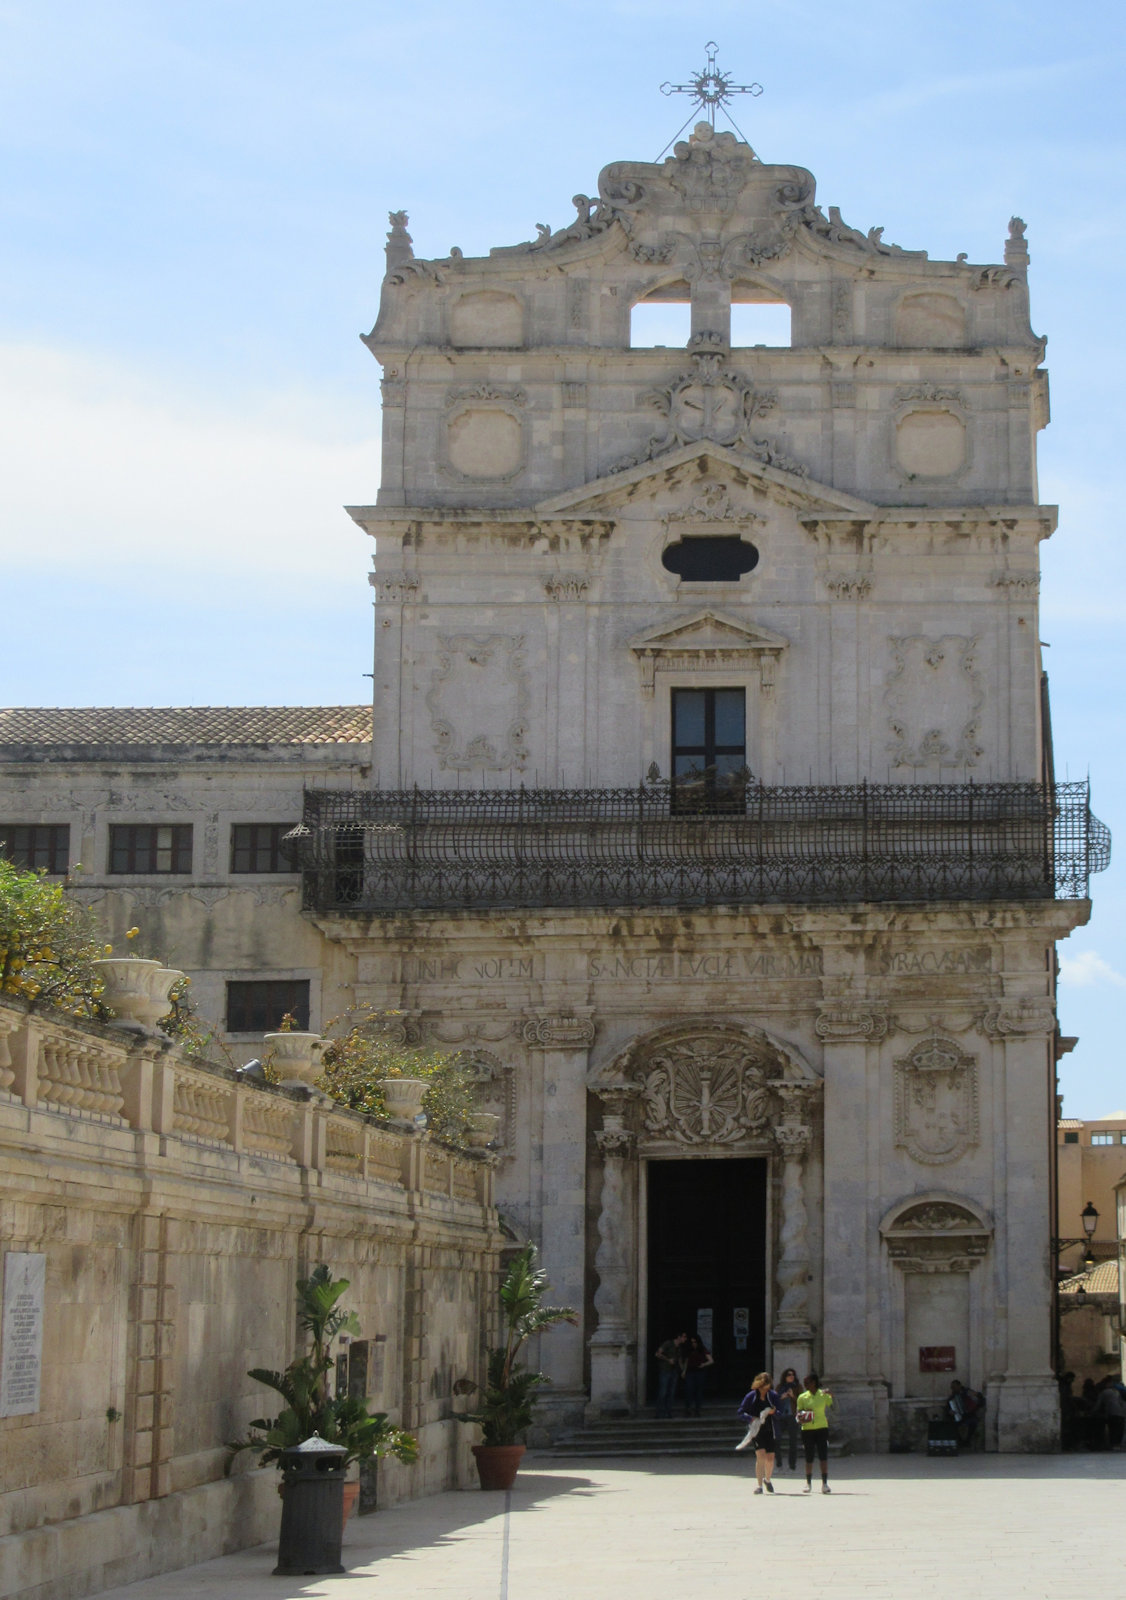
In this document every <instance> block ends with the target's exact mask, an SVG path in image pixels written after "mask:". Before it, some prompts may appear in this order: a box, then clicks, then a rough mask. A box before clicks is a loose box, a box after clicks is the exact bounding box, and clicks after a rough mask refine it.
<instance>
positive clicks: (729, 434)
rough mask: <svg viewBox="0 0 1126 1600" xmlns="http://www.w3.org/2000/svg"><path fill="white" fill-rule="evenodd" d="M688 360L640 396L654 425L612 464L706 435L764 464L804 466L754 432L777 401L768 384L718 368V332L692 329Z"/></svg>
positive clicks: (630, 463)
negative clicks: (640, 442) (634, 450)
mask: <svg viewBox="0 0 1126 1600" xmlns="http://www.w3.org/2000/svg"><path fill="white" fill-rule="evenodd" d="M689 355H690V365H689V367H688V368H687V369H686V370H682V371H681V372H679V373H677V375H676V376H675V377H673V378H671V379H670V380H669V382H668V383H666V384H663V385H662V386H661V387H660V388H658V389H650V390H649V391H648V392H647V393H645V394H643V395H642V396H641V397H640V399H641V403H642V404H643V405H647V406H650V407H652V409H653V410H654V411H656V413H657V416H658V419H659V420H658V423H657V427H656V429H655V431H654V432H653V434H652V435H651V437H650V438H649V440H648V442H647V443H646V444H645V446H644V448H643V449H641V450H640V451H638V452H637V454H636V455H632V456H627V457H626V458H625V460H623V461H619V462H618V463H617V464H616V466H615V468H614V470H615V471H617V472H622V471H624V470H625V469H626V468H628V467H636V466H640V465H641V463H642V462H643V461H652V460H654V459H655V458H656V457H658V456H662V455H664V454H665V453H666V452H667V451H669V450H676V449H677V448H679V447H680V446H681V445H686V444H698V443H700V441H701V440H704V439H709V440H711V441H712V442H713V443H715V444H720V445H725V446H727V448H728V449H732V450H738V451H740V452H741V453H742V454H744V455H748V456H751V457H752V458H753V459H754V460H756V461H760V462H762V463H763V464H764V465H765V466H772V467H778V468H779V469H780V470H781V471H783V472H791V473H794V474H795V475H797V476H799V477H800V476H803V475H804V473H805V468H804V467H802V466H800V465H799V464H798V463H797V462H796V461H791V460H790V459H789V457H787V456H784V455H782V454H781V453H780V452H779V451H778V450H776V449H775V448H774V446H773V445H772V444H771V443H770V441H769V440H768V439H762V438H756V437H755V433H756V431H757V430H756V427H755V424H756V423H757V421H758V420H759V419H760V418H761V417H764V416H766V415H767V413H768V412H770V411H772V410H773V409H774V407H775V405H776V404H777V402H778V396H777V394H776V393H775V391H774V390H773V389H761V390H760V389H756V388H755V387H754V385H753V384H751V383H748V382H747V381H746V379H744V378H740V377H739V376H738V375H737V374H735V373H730V372H727V371H725V370H724V366H725V363H726V360H727V349H726V346H725V345H724V344H723V341H722V340H720V339H719V338H718V335H707V334H700V335H697V337H696V340H695V341H694V347H693V348H692V349H690V351H689Z"/></svg>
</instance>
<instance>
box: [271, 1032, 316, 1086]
mask: <svg viewBox="0 0 1126 1600" xmlns="http://www.w3.org/2000/svg"><path fill="white" fill-rule="evenodd" d="M262 1043H263V1045H264V1046H265V1048H266V1050H267V1051H268V1052H269V1054H270V1057H271V1065H272V1066H273V1067H274V1068H275V1069H276V1071H277V1074H278V1077H279V1079H280V1080H281V1083H282V1086H283V1087H285V1088H292V1087H293V1086H294V1085H295V1084H304V1085H306V1087H308V1086H310V1085H311V1084H312V1082H313V1079H314V1078H318V1077H320V1073H321V1063H320V1051H321V1045H322V1043H323V1041H322V1039H321V1036H320V1034H319V1033H266V1034H263V1036H262Z"/></svg>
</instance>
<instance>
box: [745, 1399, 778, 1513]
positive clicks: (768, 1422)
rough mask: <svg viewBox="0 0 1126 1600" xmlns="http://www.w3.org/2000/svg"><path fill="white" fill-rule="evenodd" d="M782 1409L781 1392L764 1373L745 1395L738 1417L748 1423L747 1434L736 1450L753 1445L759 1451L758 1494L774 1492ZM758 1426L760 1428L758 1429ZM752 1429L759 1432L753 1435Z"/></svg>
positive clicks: (756, 1489)
mask: <svg viewBox="0 0 1126 1600" xmlns="http://www.w3.org/2000/svg"><path fill="white" fill-rule="evenodd" d="M777 1410H778V1393H777V1390H775V1389H772V1388H771V1377H770V1374H769V1372H760V1373H759V1375H758V1377H757V1378H756V1379H755V1381H754V1383H753V1384H752V1385H751V1388H750V1391H749V1392H748V1393H747V1394H745V1395H744V1396H743V1400H742V1403H741V1404H740V1406H739V1411H738V1415H739V1416H740V1417H742V1419H743V1421H744V1422H745V1423H746V1424H747V1435H746V1437H745V1438H744V1439H743V1441H742V1443H741V1444H737V1445H736V1446H735V1448H736V1450H745V1449H746V1448H747V1447H748V1445H753V1446H754V1450H755V1486H756V1487H755V1493H756V1494H762V1492H763V1490H764V1489H765V1490H766V1493H767V1494H773V1493H774V1485H773V1484H772V1483H771V1481H770V1480H771V1478H772V1477H773V1476H774V1448H775V1441H774V1417H775V1414H776V1412H777ZM756 1424H757V1428H756ZM752 1429H755V1431H754V1433H753V1434H752V1431H751V1430H752Z"/></svg>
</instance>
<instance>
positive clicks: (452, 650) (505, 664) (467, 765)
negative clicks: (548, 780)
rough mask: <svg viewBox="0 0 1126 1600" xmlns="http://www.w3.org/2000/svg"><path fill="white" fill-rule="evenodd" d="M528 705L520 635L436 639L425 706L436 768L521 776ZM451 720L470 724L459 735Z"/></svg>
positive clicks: (492, 634)
mask: <svg viewBox="0 0 1126 1600" xmlns="http://www.w3.org/2000/svg"><path fill="white" fill-rule="evenodd" d="M470 669H472V670H470ZM530 704H531V700H530V691H529V687H528V674H527V672H526V670H525V665H524V635H523V634H514V635H513V634H504V633H491V634H488V635H486V636H485V637H478V636H477V635H475V634H468V633H458V634H451V635H445V634H444V635H442V636H441V637H440V638H439V640H438V661H437V664H436V666H435V667H434V670H433V671H432V673H431V675H430V687H429V689H428V690H427V694H426V705H427V708H428V710H429V712H430V718H431V721H430V726H431V728H432V729H433V731H434V736H435V751H436V753H437V756H438V765H439V766H440V767H442V768H443V769H446V770H455V771H459V772H469V771H473V770H476V769H481V770H484V771H486V772H503V771H506V770H507V769H508V768H510V767H515V769H516V770H517V771H518V772H522V771H523V770H524V767H525V766H526V765H527V762H528V742H527V740H528V722H527V718H528V710H529V707H530ZM455 717H457V718H458V719H459V720H461V719H462V718H466V719H472V722H471V724H470V726H468V727H465V728H464V730H459V729H458V727H457V725H456V724H455V721H454V718H455ZM473 723H476V726H473V725H472V724H473ZM482 724H486V725H485V726H482Z"/></svg>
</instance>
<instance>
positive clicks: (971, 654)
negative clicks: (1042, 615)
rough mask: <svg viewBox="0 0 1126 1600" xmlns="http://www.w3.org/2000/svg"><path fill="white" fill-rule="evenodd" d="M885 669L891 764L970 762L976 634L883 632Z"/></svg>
mask: <svg viewBox="0 0 1126 1600" xmlns="http://www.w3.org/2000/svg"><path fill="white" fill-rule="evenodd" d="M888 645H889V648H890V652H891V662H892V666H891V671H890V672H889V673H888V676H887V680H886V687H885V692H884V704H885V705H886V706H887V709H888V729H889V731H890V732H891V735H892V739H891V742H890V743H889V745H888V747H887V748H888V752H889V754H890V756H891V759H892V764H893V765H894V766H897V767H939V768H941V767H972V766H976V765H977V761H978V758H979V757H980V756H981V754H982V747H981V745H980V744H979V743H978V727H979V724H980V721H981V710H982V707H983V706H984V704H985V686H984V684H983V681H982V677H981V674H980V672H978V670H977V659H976V651H977V645H978V640H977V637H976V636H974V637H966V636H963V635H961V634H944V635H943V636H942V637H941V638H931V637H929V636H927V635H924V634H912V635H909V636H907V637H900V638H889V640H888Z"/></svg>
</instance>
